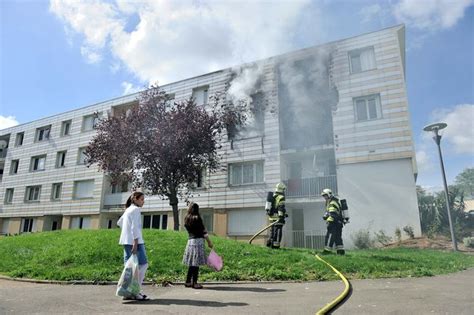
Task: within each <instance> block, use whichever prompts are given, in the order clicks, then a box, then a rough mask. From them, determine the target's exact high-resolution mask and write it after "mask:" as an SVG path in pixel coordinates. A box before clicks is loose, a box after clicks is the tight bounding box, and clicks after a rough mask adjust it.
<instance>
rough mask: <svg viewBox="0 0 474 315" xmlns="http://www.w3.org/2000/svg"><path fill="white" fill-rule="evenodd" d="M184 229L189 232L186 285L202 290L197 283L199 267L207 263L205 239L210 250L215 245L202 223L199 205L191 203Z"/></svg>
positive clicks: (186, 252)
mask: <svg viewBox="0 0 474 315" xmlns="http://www.w3.org/2000/svg"><path fill="white" fill-rule="evenodd" d="M184 227H185V228H186V230H187V231H188V243H187V245H186V250H185V251H184V255H183V264H184V265H186V266H188V275H187V276H186V283H185V284H184V285H185V286H186V287H188V288H191V287H192V288H194V289H202V285H200V284H199V283H198V282H197V281H198V276H199V266H201V265H205V264H206V262H207V258H206V252H205V251H204V239H206V241H207V246H209V248H212V246H213V245H212V242H211V240H210V239H209V235H208V234H207V231H206V228H205V227H204V223H203V222H202V218H201V215H200V214H199V205H198V204H197V203H193V202H191V204H190V205H189V208H188V213H187V215H186V217H185V218H184Z"/></svg>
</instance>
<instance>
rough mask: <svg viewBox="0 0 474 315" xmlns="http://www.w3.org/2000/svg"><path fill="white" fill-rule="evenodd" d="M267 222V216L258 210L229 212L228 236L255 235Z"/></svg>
mask: <svg viewBox="0 0 474 315" xmlns="http://www.w3.org/2000/svg"><path fill="white" fill-rule="evenodd" d="M266 220H267V219H266V218H265V214H263V213H262V212H261V211H258V210H231V211H229V212H228V221H227V222H228V223H227V228H228V234H229V235H254V234H255V233H256V232H257V231H258V230H260V229H261V227H262V226H264V225H265V224H266V223H265V222H266Z"/></svg>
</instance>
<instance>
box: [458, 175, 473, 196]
mask: <svg viewBox="0 0 474 315" xmlns="http://www.w3.org/2000/svg"><path fill="white" fill-rule="evenodd" d="M454 183H455V184H456V186H458V187H459V189H461V190H462V191H463V192H464V195H465V196H468V197H471V198H472V197H474V168H466V169H464V170H463V171H462V172H461V173H459V174H458V175H457V176H456V178H455V180H454Z"/></svg>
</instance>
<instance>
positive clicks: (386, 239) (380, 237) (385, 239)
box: [374, 230, 392, 245]
mask: <svg viewBox="0 0 474 315" xmlns="http://www.w3.org/2000/svg"><path fill="white" fill-rule="evenodd" d="M374 234H375V240H376V241H377V242H379V243H380V244H382V245H388V244H390V243H391V242H392V238H391V237H390V236H388V235H387V234H385V232H384V230H380V231H378V232H375V233H374Z"/></svg>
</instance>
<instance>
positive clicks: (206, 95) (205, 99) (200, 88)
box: [192, 85, 209, 106]
mask: <svg viewBox="0 0 474 315" xmlns="http://www.w3.org/2000/svg"><path fill="white" fill-rule="evenodd" d="M201 91H202V93H203V97H202V101H203V103H198V99H197V98H196V93H198V92H201ZM192 97H193V98H194V101H195V102H196V105H198V106H206V105H207V104H209V85H201V86H197V87H195V88H193V92H192ZM199 101H200V100H199Z"/></svg>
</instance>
